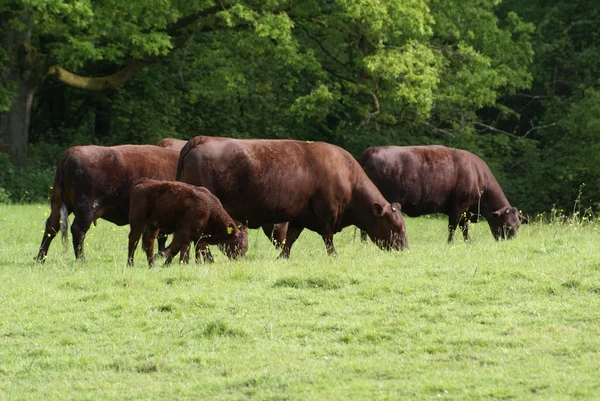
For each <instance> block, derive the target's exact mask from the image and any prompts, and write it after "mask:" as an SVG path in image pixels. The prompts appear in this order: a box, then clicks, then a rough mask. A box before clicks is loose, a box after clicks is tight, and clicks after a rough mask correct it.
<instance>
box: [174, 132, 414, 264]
mask: <svg viewBox="0 0 600 401" xmlns="http://www.w3.org/2000/svg"><path fill="white" fill-rule="evenodd" d="M177 179H178V180H180V181H183V182H188V183H190V184H193V185H199V186H203V187H206V188H208V189H209V190H210V191H211V192H212V193H214V194H215V195H216V196H217V197H218V198H219V199H220V200H221V202H222V203H223V206H224V207H225V210H227V212H228V213H229V214H230V215H231V216H232V217H233V218H234V219H236V220H239V221H241V222H243V223H244V224H246V225H248V227H251V228H257V227H259V226H263V225H267V224H276V223H281V222H289V223H288V227H287V232H286V236H285V242H284V243H283V244H282V251H281V255H280V257H289V253H290V249H291V247H292V245H293V243H294V241H295V240H296V239H297V238H298V236H299V235H300V233H301V231H302V230H303V229H304V228H308V229H310V230H313V231H316V232H317V233H319V234H320V235H321V236H322V238H323V241H324V242H325V246H326V248H327V251H328V253H330V254H331V253H334V252H335V248H334V245H333V235H334V233H336V232H338V231H340V230H341V229H342V228H344V227H346V226H349V225H356V226H358V227H359V228H362V229H364V230H365V231H366V232H367V233H368V234H369V236H370V237H371V238H372V239H373V241H374V242H376V243H377V245H378V246H380V247H381V248H382V249H397V250H400V249H403V248H405V247H406V246H407V243H406V231H405V226H404V220H403V218H402V214H401V213H400V205H399V204H397V203H393V204H390V203H389V202H387V201H386V200H385V198H384V197H383V196H382V195H381V193H380V192H379V190H378V189H377V187H376V186H375V185H374V184H373V183H372V182H371V180H369V178H368V177H367V176H366V174H365V172H364V171H363V170H362V169H361V167H360V165H359V164H358V163H357V161H356V160H355V159H354V158H353V157H352V155H351V154H350V153H348V152H347V151H345V150H344V149H342V148H340V147H338V146H335V145H331V144H328V143H324V142H314V143H313V142H302V141H293V140H262V139H230V138H216V137H206V136H198V137H195V138H192V139H191V140H189V141H188V143H187V144H186V145H185V147H184V148H183V149H182V150H181V155H180V158H179V162H178V167H177Z"/></svg>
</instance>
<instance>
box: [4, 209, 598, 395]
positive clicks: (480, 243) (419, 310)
mask: <svg viewBox="0 0 600 401" xmlns="http://www.w3.org/2000/svg"><path fill="white" fill-rule="evenodd" d="M47 213H48V207H47V206H46V205H39V206H38V205H32V206H0V228H1V229H0V239H1V241H0V285H1V289H0V313H1V315H0V399H2V400H67V399H68V400H187V399H189V400H201V399H210V400H239V399H254V400H326V399H329V400H342V399H343V400H396V399H409V400H438V399H444V400H507V399H515V400H528V399H536V400H537V399H545V400H568V399H586V400H597V399H600V319H599V318H600V254H599V252H598V245H599V244H600V237H599V233H598V227H599V225H597V224H568V223H564V224H558V223H555V224H530V225H528V226H524V227H522V229H521V230H520V232H519V235H518V237H517V239H516V240H513V241H506V242H495V241H494V240H493V238H492V235H491V234H490V231H489V228H488V226H487V223H485V222H483V223H479V224H476V225H473V226H472V231H473V232H472V239H473V241H472V243H471V244H465V243H464V242H462V240H459V241H456V242H455V243H454V244H453V245H447V244H446V243H445V239H446V221H445V220H441V219H434V218H419V219H407V227H408V239H409V245H410V251H409V252H405V253H385V252H382V251H380V250H379V249H377V248H376V247H375V246H373V245H372V244H361V243H360V241H359V239H358V235H354V230H353V229H347V230H345V231H344V232H342V233H340V234H338V235H337V236H336V237H335V243H336V247H337V250H338V255H337V256H335V257H331V258H330V257H328V256H327V255H326V252H325V247H324V245H323V243H322V241H321V239H320V238H319V237H318V236H316V235H315V234H314V233H311V232H304V233H303V234H302V236H301V237H300V239H299V240H298V242H297V243H296V245H295V246H294V248H293V249H292V254H291V258H290V260H289V261H283V260H277V259H276V256H277V254H278V253H277V251H276V250H275V249H274V248H273V247H272V246H271V245H270V244H269V242H268V240H267V239H266V238H265V237H264V235H263V234H262V233H259V232H257V231H251V234H250V241H249V242H250V251H249V253H248V255H247V257H246V259H245V260H244V261H241V262H230V261H228V260H226V258H225V257H224V256H223V255H222V254H220V253H219V252H218V251H215V257H216V263H214V264H213V265H193V264H192V265H178V264H175V265H173V266H172V267H169V268H155V269H152V270H149V269H148V268H146V267H145V266H146V263H145V259H144V255H143V254H142V252H141V250H140V249H139V248H138V253H137V254H136V267H135V268H127V267H126V259H127V255H126V253H127V233H128V228H127V227H116V226H114V225H112V224H110V223H108V222H105V221H99V222H98V227H92V229H91V230H90V232H89V233H88V237H87V239H86V246H87V249H86V250H87V257H88V261H87V263H77V262H75V261H74V257H73V250H72V247H71V245H70V244H69V249H68V252H66V253H65V252H64V250H63V246H62V244H61V242H60V238H58V237H57V239H56V240H55V241H54V243H53V244H52V246H51V248H50V253H49V256H48V261H47V263H46V264H45V265H43V266H42V265H40V264H37V263H35V262H34V261H33V257H34V256H35V255H36V252H37V249H38V246H39V242H40V240H41V236H42V229H43V225H44V221H45V218H46V216H47Z"/></svg>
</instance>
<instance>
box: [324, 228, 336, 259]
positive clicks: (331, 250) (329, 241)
mask: <svg viewBox="0 0 600 401" xmlns="http://www.w3.org/2000/svg"><path fill="white" fill-rule="evenodd" d="M321 237H322V238H323V242H325V247H326V248H327V254H328V255H335V254H336V253H337V252H336V251H335V247H334V246H333V232H331V231H328V232H327V233H326V234H324V235H322V236H321Z"/></svg>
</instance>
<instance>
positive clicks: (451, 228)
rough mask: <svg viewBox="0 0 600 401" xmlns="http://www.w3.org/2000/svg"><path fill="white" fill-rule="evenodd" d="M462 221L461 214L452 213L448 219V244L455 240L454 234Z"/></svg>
mask: <svg viewBox="0 0 600 401" xmlns="http://www.w3.org/2000/svg"><path fill="white" fill-rule="evenodd" d="M459 221H460V213H455V212H452V213H450V216H449V217H448V243H449V244H451V243H452V241H453V240H454V232H455V231H456V226H458V222H459Z"/></svg>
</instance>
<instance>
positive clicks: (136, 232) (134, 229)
mask: <svg viewBox="0 0 600 401" xmlns="http://www.w3.org/2000/svg"><path fill="white" fill-rule="evenodd" d="M143 227H144V226H138V225H136V224H133V223H132V224H131V225H130V228H129V247H128V251H127V255H128V257H127V266H131V267H133V258H134V255H135V249H136V248H137V245H138V242H139V241H140V237H141V236H142V233H143V231H144V228H143Z"/></svg>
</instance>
